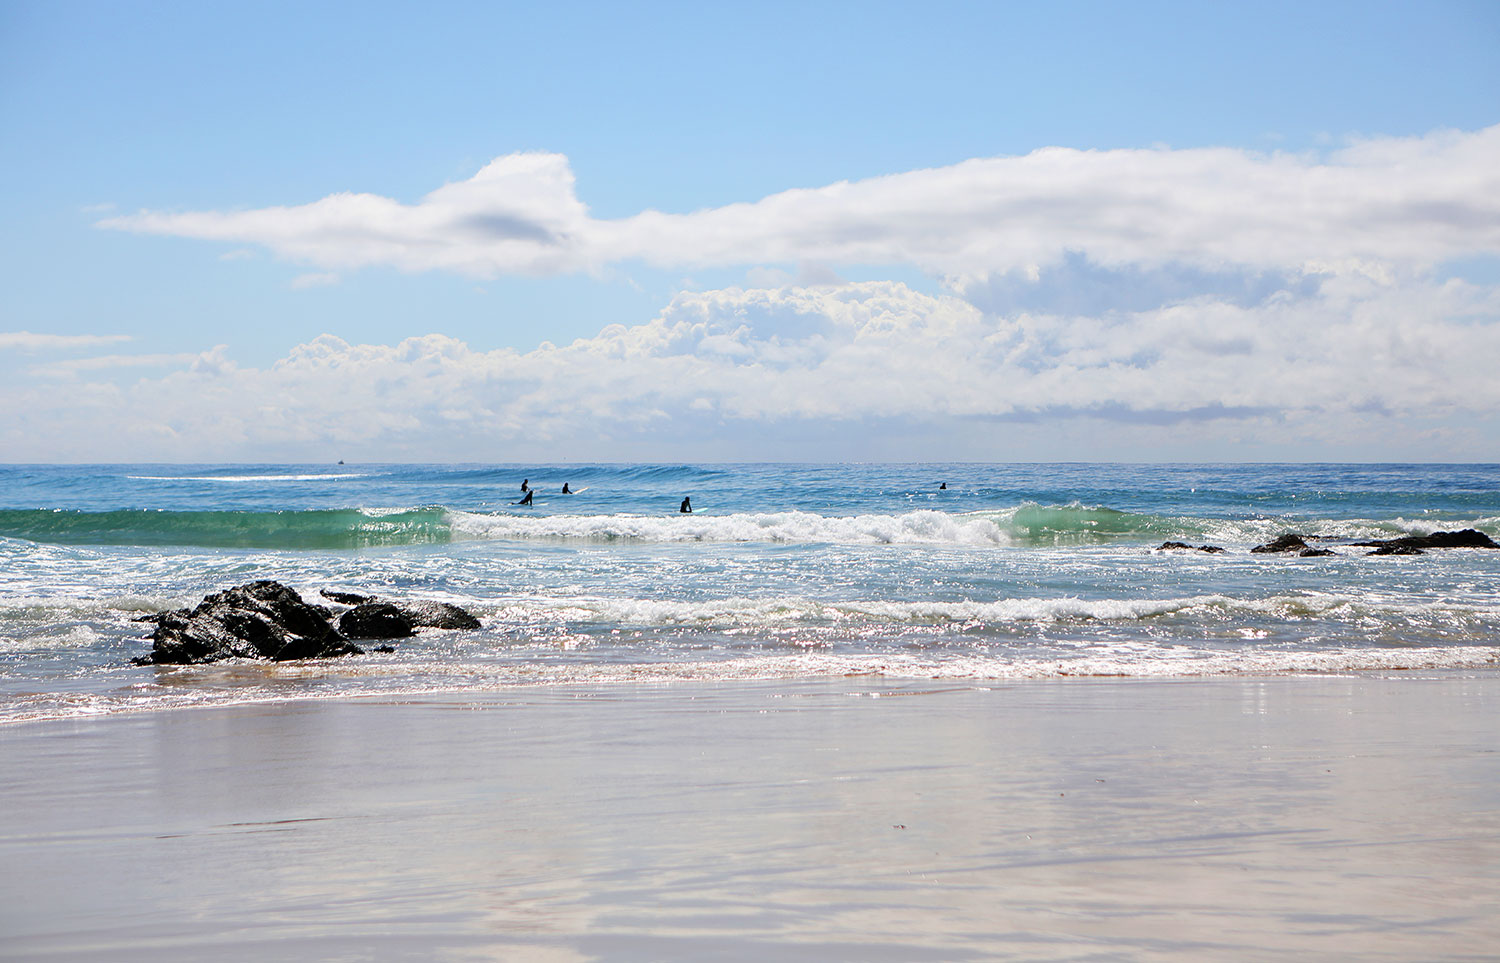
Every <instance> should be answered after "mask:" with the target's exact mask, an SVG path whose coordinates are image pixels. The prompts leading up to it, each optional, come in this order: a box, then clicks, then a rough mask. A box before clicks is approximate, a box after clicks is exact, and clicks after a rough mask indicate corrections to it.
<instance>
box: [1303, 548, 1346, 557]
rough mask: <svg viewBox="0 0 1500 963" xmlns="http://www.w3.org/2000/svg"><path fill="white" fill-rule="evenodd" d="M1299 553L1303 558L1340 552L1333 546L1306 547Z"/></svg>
mask: <svg viewBox="0 0 1500 963" xmlns="http://www.w3.org/2000/svg"><path fill="white" fill-rule="evenodd" d="M1297 554H1298V556H1300V557H1302V558H1322V557H1324V556H1325V555H1337V554H1338V552H1335V551H1334V550H1333V549H1331V548H1304V549H1303V550H1302V551H1300V552H1298V553H1297Z"/></svg>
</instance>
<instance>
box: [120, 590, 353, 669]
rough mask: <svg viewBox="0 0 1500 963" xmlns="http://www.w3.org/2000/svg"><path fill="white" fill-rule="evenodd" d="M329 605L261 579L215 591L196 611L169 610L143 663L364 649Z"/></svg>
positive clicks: (272, 657) (160, 619)
mask: <svg viewBox="0 0 1500 963" xmlns="http://www.w3.org/2000/svg"><path fill="white" fill-rule="evenodd" d="M332 614H333V613H332V612H330V611H329V610H328V609H327V608H326V607H325V606H322V605H310V604H308V603H307V602H304V601H303V600H302V597H301V596H300V595H298V594H297V593H296V592H295V591H293V590H292V589H290V588H287V587H286V586H285V585H282V584H281V583H280V582H272V581H259V582H251V583H249V584H247V585H239V586H236V587H235V588H231V589H226V590H225V591H223V592H215V593H214V594H212V595H209V596H207V597H205V598H204V600H203V601H202V602H200V603H199V604H198V606H197V607H196V608H194V609H193V610H191V611H187V610H177V611H174V612H163V613H161V614H160V615H158V616H157V618H156V630H155V631H154V632H152V633H151V642H152V647H151V654H150V655H147V656H143V657H141V658H139V659H136V660H134V661H135V662H136V663H137V664H141V665H190V664H198V663H204V662H217V661H219V660H221V659H236V658H238V659H270V660H272V661H276V662H283V661H286V660H288V659H320V658H328V657H331V656H337V655H358V654H360V653H361V652H362V651H363V650H362V649H360V648H359V646H357V645H355V644H353V643H352V642H350V641H349V640H348V639H346V638H345V637H344V636H343V635H341V634H340V633H339V632H338V630H337V629H335V628H334V627H333V625H332V624H330V619H331V618H332Z"/></svg>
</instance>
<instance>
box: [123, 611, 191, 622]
mask: <svg viewBox="0 0 1500 963" xmlns="http://www.w3.org/2000/svg"><path fill="white" fill-rule="evenodd" d="M187 614H188V610H187V609H172V610H171V611H170V612H152V613H151V614H150V615H137V616H136V617H135V618H133V619H131V620H130V621H132V622H149V623H151V624H152V625H156V624H158V623H160V622H161V620H162V619H163V618H165V617H166V616H168V615H181V616H184V617H186V616H187Z"/></svg>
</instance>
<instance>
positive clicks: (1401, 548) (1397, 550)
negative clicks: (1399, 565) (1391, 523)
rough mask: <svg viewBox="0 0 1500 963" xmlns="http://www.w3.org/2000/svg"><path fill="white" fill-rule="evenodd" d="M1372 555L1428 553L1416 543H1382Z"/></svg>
mask: <svg viewBox="0 0 1500 963" xmlns="http://www.w3.org/2000/svg"><path fill="white" fill-rule="evenodd" d="M1392 541H1395V540H1394V539H1393V540H1392ZM1369 554H1370V555H1426V554H1427V553H1426V552H1424V551H1422V550H1421V549H1420V548H1417V547H1416V546H1415V545H1382V546H1380V547H1379V548H1377V549H1375V551H1373V552H1370V553H1369Z"/></svg>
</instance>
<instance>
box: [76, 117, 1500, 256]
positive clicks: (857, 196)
mask: <svg viewBox="0 0 1500 963" xmlns="http://www.w3.org/2000/svg"><path fill="white" fill-rule="evenodd" d="M1496 157H1500V126H1496V127H1491V128H1487V129H1484V130H1480V131H1475V132H1453V131H1444V132H1438V133H1434V134H1430V135H1427V136H1424V137H1415V138H1380V139H1371V140H1367V141H1362V142H1359V143H1356V144H1353V145H1352V146H1348V147H1345V148H1343V149H1340V150H1336V151H1332V152H1330V153H1328V154H1326V155H1323V156H1318V155H1312V154H1282V153H1269V154H1268V153H1256V152H1250V151H1244V150H1235V149H1227V148H1224V149H1191V150H1170V149H1165V148H1162V149H1153V150H1090V151H1083V150H1071V149H1064V148H1046V149H1043V150H1038V151H1035V152H1033V153H1031V154H1027V155H1025V156H1021V157H1000V158H988V159H977V160H970V161H965V162H963V163H961V164H956V165H953V166H951V167H943V168H935V169H931V170H919V171H910V172H906V173H900V174H892V175H890V176H886V177H876V178H871V179H868V180H862V181H854V182H840V183H837V184H831V185H828V186H825V187H820V188H814V189H805V190H792V191H786V192H784V193H780V194H775V195H771V196H769V197H765V198H762V199H760V200H758V201H754V202H751V203H740V204H731V205H728V206H725V207H719V208H713V209H709V210H703V211H696V212H692V213H685V214H670V213H662V212H659V211H644V212H642V213H640V214H637V215H635V216H633V217H628V218H623V219H618V220H601V219H596V218H593V217H591V216H590V215H589V213H588V210H587V208H586V207H585V205H584V204H583V202H582V201H581V200H580V199H579V198H578V195H577V192H576V190H575V183H574V177H573V172H572V169H571V167H570V166H569V163H568V160H567V158H566V157H564V156H562V155H559V154H542V153H526V154H511V155H507V156H504V157H500V158H497V159H496V160H494V161H492V162H491V163H490V164H488V165H487V166H486V167H484V168H483V169H482V170H481V171H479V172H478V173H477V174H476V175H475V176H474V177H472V178H470V179H469V180H466V181H461V182H457V183H452V184H447V185H444V186H443V187H440V188H438V189H437V190H435V191H433V192H432V193H430V194H428V195H427V196H426V197H424V198H422V199H421V201H419V202H418V203H415V204H402V203H400V202H398V201H395V200H392V199H391V198H387V197H381V196H377V195H373V194H334V195H330V196H328V197H325V198H323V199H321V200H318V201H315V202H313V203H310V204H303V205H297V206H287V207H272V208H262V209H258V210H248V211H200V212H190V213H162V212H152V211H143V212H141V213H138V214H133V215H127V216H121V217H113V218H108V219H105V220H102V221H100V222H99V224H100V226H102V227H106V228H112V229H117V230H128V231H136V232H140V233H149V234H165V235H176V236H184V237H196V238H203V239H209V240H217V241H227V242H232V243H236V244H256V245H262V246H264V247H266V248H269V249H271V250H272V251H274V252H276V253H277V254H279V255H282V256H285V257H288V258H291V259H294V260H297V261H301V262H305V263H308V264H312V265H316V266H318V267H321V268H324V269H329V270H348V269H353V268H358V267H363V266H368V265H384V266H391V267H396V268H400V269H402V270H407V271H425V270H442V271H454V272H460V273H464V274H469V275H474V276H477V277H494V276H497V275H502V274H511V273H516V274H533V275H541V274H558V273H566V272H575V271H591V270H599V269H602V268H603V267H605V266H607V265H609V264H613V263H616V262H621V261H626V260H633V259H639V260H643V261H645V262H648V263H651V264H655V265H659V266H663V267H672V268H693V267H700V266H702V267H708V266H730V265H746V266H750V265H761V264H798V263H814V264H824V265H834V266H836V265H841V264H865V265H869V264H887V265H909V266H914V267H916V268H919V269H921V270H923V271H927V272H929V273H931V274H933V275H937V276H941V277H944V278H949V279H952V280H954V281H955V282H958V283H959V284H960V285H962V284H964V283H968V282H972V281H975V280H976V279H982V278H986V277H989V276H991V275H994V274H997V273H1000V274H1003V273H1008V272H1016V271H1019V272H1030V273H1033V274H1034V273H1035V272H1036V270H1037V269H1038V268H1045V267H1047V266H1050V265H1055V264H1059V263H1061V262H1062V261H1063V260H1064V259H1065V258H1066V257H1067V256H1068V255H1069V253H1070V252H1073V253H1076V254H1081V255H1083V256H1084V257H1086V258H1087V259H1088V260H1089V261H1090V262H1092V263H1095V264H1099V265H1103V266H1105V267H1109V268H1117V267H1121V266H1127V265H1136V266H1146V267H1154V266H1161V265H1167V264H1183V265H1191V266H1194V267H1196V268H1199V269H1204V270H1214V271H1217V270H1223V269H1225V268H1227V267H1235V268H1240V269H1248V270H1252V271H1266V270H1271V271H1314V272H1322V273H1327V272H1330V271H1331V272H1338V273H1346V272H1349V271H1361V270H1363V271H1370V270H1385V269H1395V270H1405V269H1411V268H1422V267H1425V266H1429V265H1432V264H1434V263H1437V262H1439V261H1441V260H1443V259H1445V258H1451V257H1455V256H1461V255H1466V254H1473V253H1476V252H1490V253H1496V252H1500V164H1496V163H1495V158H1496ZM1372 265H1373V266H1374V267H1372Z"/></svg>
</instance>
